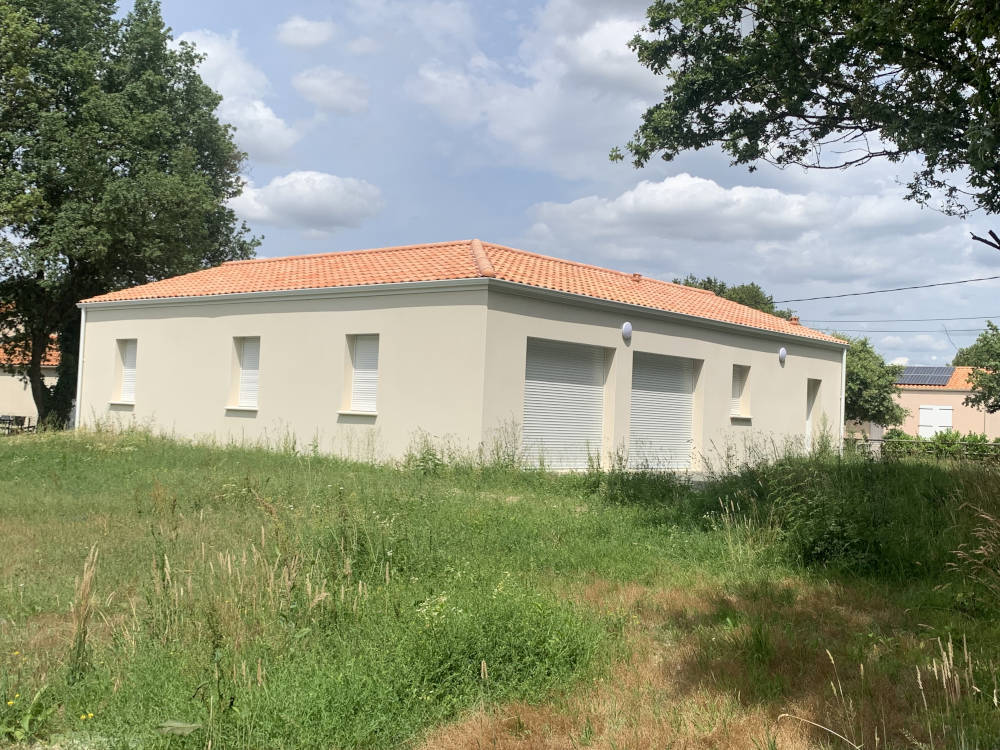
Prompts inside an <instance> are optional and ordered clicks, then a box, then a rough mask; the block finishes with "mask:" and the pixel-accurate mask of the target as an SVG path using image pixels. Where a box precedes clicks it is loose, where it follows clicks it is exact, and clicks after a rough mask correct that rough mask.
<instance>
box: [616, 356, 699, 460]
mask: <svg viewBox="0 0 1000 750" xmlns="http://www.w3.org/2000/svg"><path fill="white" fill-rule="evenodd" d="M693 375H694V362H693V361H692V360H690V359H682V358H680V357H666V356H660V355H657V354H647V353H644V352H636V354H635V356H634V357H633V359H632V409H631V415H630V420H629V455H628V458H629V465H630V466H632V468H649V469H688V468H690V467H691V452H692V448H693V446H694V441H693V434H692V429H691V425H692V415H693V396H692V390H693V387H692V386H693Z"/></svg>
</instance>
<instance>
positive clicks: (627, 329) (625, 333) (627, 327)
mask: <svg viewBox="0 0 1000 750" xmlns="http://www.w3.org/2000/svg"><path fill="white" fill-rule="evenodd" d="M622 338H623V339H625V340H626V341H631V340H632V324H631V323H629V322H628V321H627V320H626V321H625V323H624V325H622Z"/></svg>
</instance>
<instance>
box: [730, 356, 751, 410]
mask: <svg viewBox="0 0 1000 750" xmlns="http://www.w3.org/2000/svg"><path fill="white" fill-rule="evenodd" d="M749 377H750V368H749V367H747V366H746V365H733V395H732V400H731V401H730V402H729V416H731V417H745V416H748V415H749V412H750V410H749V409H748V408H747V406H748V404H747V392H746V389H747V380H748V378H749Z"/></svg>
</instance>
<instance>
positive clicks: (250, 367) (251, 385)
mask: <svg viewBox="0 0 1000 750" xmlns="http://www.w3.org/2000/svg"><path fill="white" fill-rule="evenodd" d="M239 351H240V391H239V398H238V400H237V405H238V406H244V407H247V408H250V409H256V408H257V397H258V394H259V391H260V339H259V338H257V337H252V338H243V339H240V340H239Z"/></svg>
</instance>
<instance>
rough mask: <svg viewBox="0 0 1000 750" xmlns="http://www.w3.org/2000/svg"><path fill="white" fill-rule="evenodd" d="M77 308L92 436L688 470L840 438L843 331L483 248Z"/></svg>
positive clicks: (355, 258)
mask: <svg viewBox="0 0 1000 750" xmlns="http://www.w3.org/2000/svg"><path fill="white" fill-rule="evenodd" d="M80 306H81V309H82V339H81V366H80V367H81V369H80V373H81V377H80V383H79V396H78V399H77V404H78V422H77V423H78V424H80V425H83V426H86V425H88V424H94V423H96V422H100V421H108V420H112V421H131V420H135V421H136V422H139V423H142V424H144V425H152V426H155V427H156V428H159V429H162V430H164V431H167V432H170V433H173V434H177V435H183V436H190V437H209V436H211V437H213V438H215V439H218V440H262V441H267V442H277V441H279V440H285V439H287V438H288V436H294V437H295V439H296V440H297V441H298V442H299V443H300V444H302V445H306V444H314V445H316V446H317V447H318V448H319V450H321V451H323V452H330V453H337V454H341V455H348V456H353V457H358V458H365V459H379V460H380V459H390V458H399V457H401V456H403V455H405V453H406V452H407V450H408V449H409V448H410V447H411V446H412V445H413V443H414V440H415V439H418V438H419V437H421V436H425V437H430V438H432V439H435V440H440V441H445V442H448V443H449V444H451V445H452V446H453V447H455V448H457V449H460V450H468V451H477V450H480V449H485V450H487V451H488V450H490V448H491V446H493V445H496V444H499V443H503V444H504V446H505V447H506V448H508V449H509V448H510V447H516V448H518V449H519V451H520V453H521V454H522V455H523V457H524V459H525V460H526V462H527V463H529V464H537V463H542V464H544V465H546V466H548V467H551V468H557V469H582V468H586V466H587V465H588V462H592V461H601V462H603V463H607V462H608V461H610V460H612V459H613V458H614V457H616V456H627V460H628V461H629V463H630V464H631V465H633V466H650V467H653V468H664V469H675V470H686V469H691V470H698V469H700V468H703V467H704V466H705V465H706V463H707V462H712V461H714V460H715V459H716V458H724V457H726V456H728V457H729V458H732V457H733V456H738V455H741V454H742V452H743V451H745V450H746V449H747V447H748V446H750V445H751V444H752V443H754V442H755V441H758V440H765V441H770V442H771V443H772V444H773V443H774V442H775V441H777V442H779V443H782V444H794V445H798V446H800V447H803V448H808V447H809V446H810V445H811V444H812V443H813V442H814V440H815V439H816V436H817V435H819V434H820V433H821V432H822V431H826V432H828V433H829V434H830V437H831V438H832V439H833V440H835V441H839V439H840V437H841V428H840V426H841V425H843V421H844V420H843V392H844V380H843V378H844V352H845V344H844V343H843V342H841V341H839V340H837V339H835V338H833V337H830V336H828V335H825V334H823V333H820V332H817V331H813V330H811V329H808V328H806V327H804V326H801V325H799V324H798V322H797V321H796V320H794V319H793V320H791V321H789V320H785V319H782V318H778V317H775V316H772V315H768V314H766V313H763V312H760V311H758V310H754V309H751V308H747V307H745V306H743V305H739V304H737V303H735V302H731V301H729V300H725V299H722V298H719V297H717V296H715V295H714V294H712V293H711V292H706V291H703V290H699V289H694V288H691V287H685V286H681V285H677V284H672V283H668V282H664V281H660V280H656V279H650V278H647V277H643V276H641V275H639V274H630V273H623V272H619V271H612V270H609V269H603V268H598V267H596V266H590V265H585V264H581V263H574V262H571V261H567V260H562V259H558V258H551V257H547V256H542V255H537V254H535V253H529V252H525V251H521V250H515V249H513V248H508V247H503V246H501V245H495V244H490V243H484V242H480V241H479V240H466V241H461V242H449V243H436V244H428V245H411V246H404V247H393V248H380V249H375V250H361V251H351V252H337V253H326V254H321V255H304V256H290V257H287V258H261V259H258V260H250V261H234V262H231V263H225V264H223V265H221V266H218V267H216V268H211V269H207V270H204V271H198V272H196V273H193V274H187V275H184V276H178V277H175V278H172V279H166V280H164V281H160V282H154V283H152V284H147V285H144V286H139V287H135V288H131V289H125V290H121V291H117V292H112V293H109V294H105V295H101V296H99V297H94V298H92V299H89V300H84V301H83V302H82V303H81V305H80ZM511 444H513V445H511Z"/></svg>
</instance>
